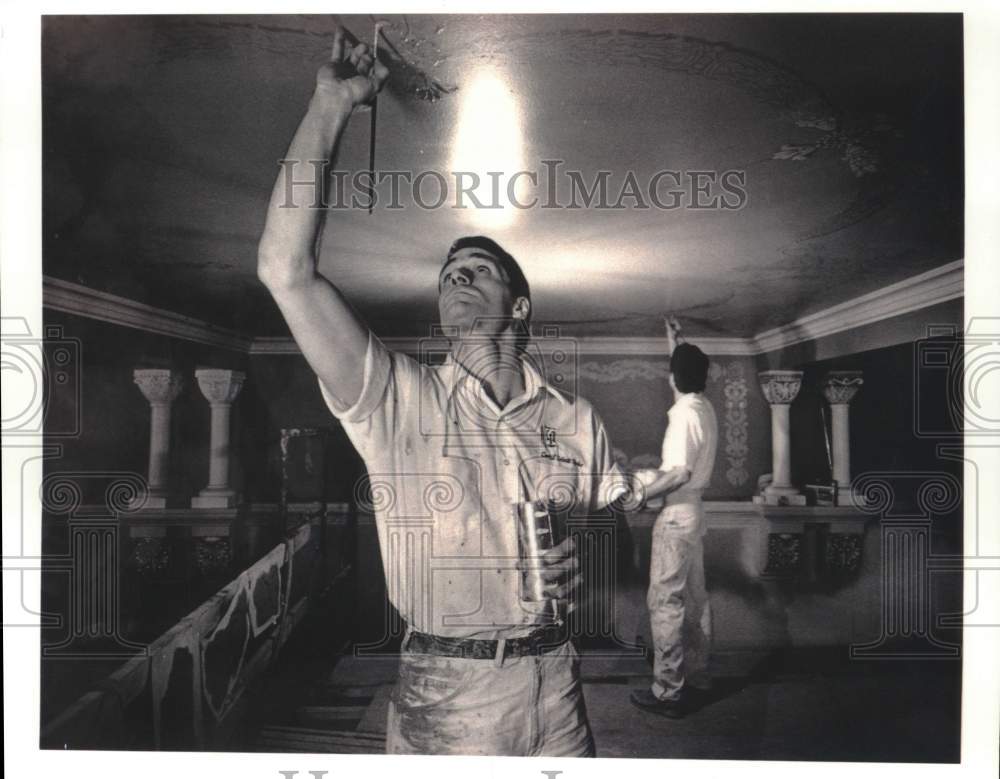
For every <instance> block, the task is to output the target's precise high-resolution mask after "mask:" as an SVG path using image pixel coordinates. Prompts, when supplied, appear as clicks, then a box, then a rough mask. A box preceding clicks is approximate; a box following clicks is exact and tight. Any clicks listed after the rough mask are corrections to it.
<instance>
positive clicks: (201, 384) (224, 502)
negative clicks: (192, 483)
mask: <svg viewBox="0 0 1000 779" xmlns="http://www.w3.org/2000/svg"><path fill="white" fill-rule="evenodd" d="M194 375H195V378H196V379H197V380H198V388H199V389H200V390H201V394H202V395H204V396H205V399H206V400H208V402H209V404H210V406H211V408H212V422H211V424H212V432H211V440H210V444H209V466H208V486H207V487H206V488H205V489H203V490H202V491H201V492H200V493H198V495H196V496H195V497H193V498H192V499H191V508H196V509H204V508H232V507H233V506H235V505H236V493H235V492H234V491H233V490H232V489H230V487H229V410H230V408H232V405H233V401H234V400H236V396H237V395H239V394H240V390H241V389H242V388H243V380H244V379H245V378H246V376H245V374H243V373H241V372H240V371H229V370H222V369H218V368H199V369H198V370H196V371H195V372H194Z"/></svg>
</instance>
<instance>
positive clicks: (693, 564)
mask: <svg viewBox="0 0 1000 779" xmlns="http://www.w3.org/2000/svg"><path fill="white" fill-rule="evenodd" d="M704 522H705V520H704V513H703V510H702V505H701V501H700V500H698V501H696V502H690V503H681V504H677V505H668V506H667V507H666V508H665V509H663V511H662V512H660V515H659V516H658V517H657V518H656V523H655V524H654V525H653V541H652V546H651V549H650V565H649V593H648V595H647V597H646V605H647V606H648V607H649V623H650V628H651V632H652V634H653V686H652V690H653V694H654V695H655V696H656V697H657V698H660V699H661V700H662V699H668V698H669V699H676V698H678V697H679V696H680V694H681V689H682V688H683V687H684V684H685V680H687V683H688V684H689V685H690V686H692V687H706V686H708V684H709V683H710V682H709V676H708V654H709V651H710V649H711V641H712V610H711V607H710V605H709V602H708V592H707V591H706V589H705V560H704V557H705V554H704V546H703V543H702V539H703V537H704Z"/></svg>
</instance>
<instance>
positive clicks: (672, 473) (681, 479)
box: [646, 468, 691, 500]
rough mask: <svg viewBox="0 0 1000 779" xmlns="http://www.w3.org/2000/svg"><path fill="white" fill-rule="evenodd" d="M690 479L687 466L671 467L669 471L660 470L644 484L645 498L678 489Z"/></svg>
mask: <svg viewBox="0 0 1000 779" xmlns="http://www.w3.org/2000/svg"><path fill="white" fill-rule="evenodd" d="M690 479H691V472H690V471H689V470H688V469H687V468H671V469H670V470H669V471H660V472H659V475H657V477H656V478H655V479H654V480H653V481H652V482H651V483H650V484H648V485H646V500H649V499H651V498H655V497H657V496H659V495H664V494H666V493H669V492H673V491H674V490H677V489H680V488H681V487H683V486H684V485H685V484H687V483H688V481H690Z"/></svg>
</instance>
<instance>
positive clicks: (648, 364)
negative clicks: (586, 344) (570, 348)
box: [578, 360, 670, 384]
mask: <svg viewBox="0 0 1000 779" xmlns="http://www.w3.org/2000/svg"><path fill="white" fill-rule="evenodd" d="M578 370H579V376H580V378H581V379H587V380H588V381H596V382H597V383H598V384H614V383H615V382H618V381H631V380H639V381H653V380H656V379H664V380H666V379H669V378H670V366H669V364H667V363H666V362H653V361H652V360H615V361H614V362H612V363H607V364H602V363H598V362H583V363H580V367H579V369H578Z"/></svg>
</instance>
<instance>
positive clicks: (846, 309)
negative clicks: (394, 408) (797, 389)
mask: <svg viewBox="0 0 1000 779" xmlns="http://www.w3.org/2000/svg"><path fill="white" fill-rule="evenodd" d="M964 268H965V262H964V261H963V260H956V261H955V262H950V263H948V264H947V265H942V266H941V267H939V268H934V269H933V270H930V271H927V272H926V273H922V274H920V275H919V276H914V277H913V278H910V279H905V280H904V281H901V282H898V283H896V284H891V285H889V286H888V287H883V288H882V289H879V290H876V291H874V292H870V293H868V294H865V295H861V296H860V297H857V298H855V299H854V300H849V301H847V302H846V303H840V304H838V305H835V306H831V307H830V308H827V309H824V310H823V311H819V312H817V313H815V314H810V315H809V316H805V317H801V318H800V319H796V320H795V321H794V322H791V323H789V324H787V325H782V326H781V327H776V328H773V329H771V330H766V331H764V332H762V333H758V334H757V335H756V336H755V337H753V338H712V337H706V338H697V339H695V340H694V342H695V343H696V344H697V345H698V346H699V347H700V348H701V349H702V350H703V351H704V352H705V353H706V354H709V355H716V356H734V357H736V356H745V357H753V356H756V355H758V354H764V353H766V352H773V351H776V350H778V349H783V348H785V347H788V346H792V345H794V344H797V343H802V342H804V341H811V340H813V339H816V338H822V337H823V336H827V335H832V334H834V333H839V332H843V331H845V330H851V329H853V328H856V327H861V326H863V325H868V324H873V323H875V322H880V321H882V320H884V319H889V318H891V317H896V316H900V315H902V314H908V313H911V312H913V311H918V310H920V309H922V308H928V307H929V306H933V305H937V304H938V303H944V302H946V301H949V300H954V299H956V298H960V297H962V295H963V294H964ZM42 289H43V305H44V306H45V307H46V308H50V309H52V310H55V311H63V312H65V313H68V314H76V315H77V316H85V317H89V318H91V319H97V320H100V321H103V322H110V323H112V324H117V325H123V326H125V327H133V328H136V329H139V330H145V331H147V332H151V333H157V334H159V335H166V336H171V337H173V338H183V339H186V340H189V341H195V342H197V343H202V344H207V345H209V346H218V347H221V348H224V349H232V350H235V351H240V352H246V353H249V354H253V355H268V354H270V355H282V354H285V355H290V354H300V351H299V348H298V346H297V345H296V344H295V341H293V340H292V339H291V338H289V337H279V338H273V337H258V338H253V337H251V336H249V335H245V334H243V333H239V332H236V331H234V330H227V329H226V328H222V327H217V326H215V325H212V324H210V323H208V322H204V321H202V320H200V319H194V318H192V317H188V316H184V315H182V314H176V313H174V312H172V311H167V310H165V309H162V308H155V307H153V306H149V305H146V304H145V303H139V302H137V301H134V300H129V299H128V298H123V297H119V296H118V295H112V294H109V293H107V292H99V291H97V290H94V289H90V288H89V287H85V286H83V285H81V284H74V283H73V282H69V281H63V280H61V279H55V278H52V277H49V276H43V277H42ZM383 342H384V343H385V345H386V346H387V347H388V348H390V349H393V350H395V351H400V352H404V353H408V354H418V353H419V352H420V348H421V344H422V343H424V344H426V343H427V339H424V338H385V339H383ZM567 342H572V344H573V346H574V348H575V349H576V350H577V354H579V355H580V356H583V357H591V356H602V355H603V356H620V357H650V356H666V355H667V343H666V338H661V337H640V338H628V337H615V338H605V337H587V338H568V337H562V338H561V337H558V336H554V337H546V336H545V335H544V334H543V335H542V336H541V337H539V336H538V335H537V334H536V335H535V337H534V339H533V343H534V344H535V345H536V346H537V347H539V348H541V349H542V350H543V351H545V350H546V349H548V348H556V347H557V346H558V345H560V344H565V343H567ZM425 348H426V347H425Z"/></svg>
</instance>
